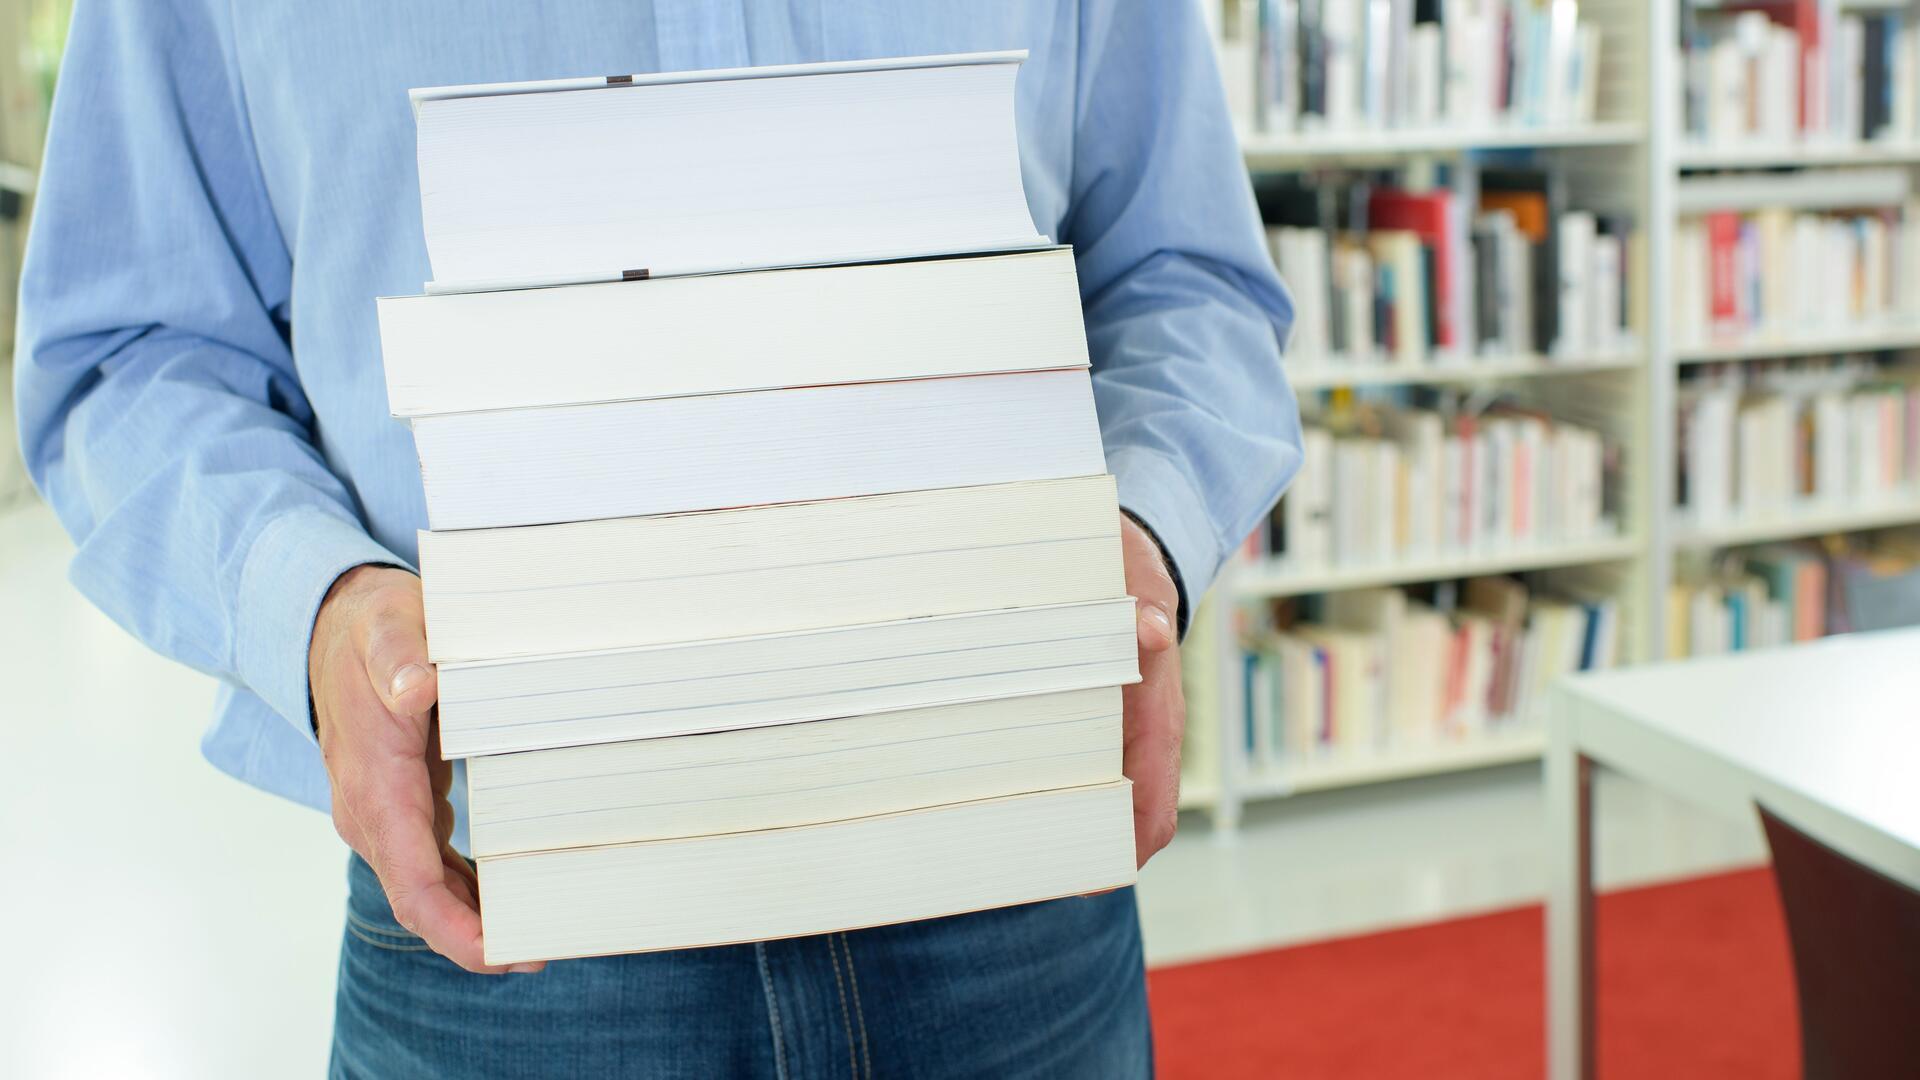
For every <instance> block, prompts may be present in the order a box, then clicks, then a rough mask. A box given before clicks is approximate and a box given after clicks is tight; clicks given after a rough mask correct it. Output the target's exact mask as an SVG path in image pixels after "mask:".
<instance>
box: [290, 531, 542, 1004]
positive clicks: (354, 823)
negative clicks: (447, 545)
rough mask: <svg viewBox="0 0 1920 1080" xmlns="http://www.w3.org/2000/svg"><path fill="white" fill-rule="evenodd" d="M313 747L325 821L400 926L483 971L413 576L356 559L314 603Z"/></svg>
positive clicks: (523, 967)
mask: <svg viewBox="0 0 1920 1080" xmlns="http://www.w3.org/2000/svg"><path fill="white" fill-rule="evenodd" d="M307 681H308V685H309V686H311V687H312V692H313V710H314V717H315V723H316V725H317V729H318V732H319V735H320V754H321V756H322V757H323V758H325V759H326V763H327V779H328V781H329V783H330V784H331V785H332V788H333V827H334V828H335V829H336V830H338V831H339V833H340V838H341V839H343V840H345V841H346V842H347V844H348V845H349V846H350V847H352V848H353V850H355V851H357V852H359V853H360V855H361V857H362V858H364V859H366V860H367V862H368V863H370V864H372V866H373V870H374V873H376V874H378V875H379V876H380V884H381V886H382V887H384V888H385V889H386V891H387V902H388V903H389V904H391V905H392V906H393V917H394V918H395V919H397V920H399V922H400V925H401V926H404V927H406V928H407V929H408V930H410V931H412V932H413V933H415V934H418V935H420V937H421V938H422V939H423V940H425V941H426V943H427V944H428V945H430V946H432V947H433V950H434V951H435V952H437V953H439V954H440V955H442V956H444V957H446V958H447V959H449V960H452V961H453V962H454V963H456V964H459V965H460V966H461V967H463V968H466V969H467V970H468V971H473V972H480V973H484V974H499V973H501V972H503V971H538V970H540V968H541V967H543V966H545V965H543V964H516V965H514V966H513V967H511V968H500V967H488V966H487V964H486V962H485V961H484V960H483V959H482V954H481V948H480V885H479V882H478V880H477V879H476V878H475V877H474V873H473V868H472V867H470V866H468V865H467V862H466V860H465V859H462V858H461V857H460V855H459V853H458V852H456V851H454V850H453V847H452V845H451V844H450V843H449V838H450V837H451V836H452V835H453V808H452V806H451V805H450V804H449V803H448V802H447V791H448V789H449V788H450V787H451V786H452V783H453V767H452V765H451V764H450V763H448V762H445V761H442V760H441V759H440V737H439V731H438V728H437V726H436V725H435V724H434V722H433V705H434V702H435V701H436V700H437V699H438V696H439V684H438V680H437V679H436V677H435V675H434V671H433V667H432V665H430V664H428V663H427V628H426V615H425V611H424V609H423V608H422V606H421V599H420V579H419V578H416V577H414V576H413V575H412V574H409V573H407V572H406V571H404V570H396V569H393V568H391V567H384V566H359V567H355V568H354V569H352V570H349V571H347V572H346V573H345V574H342V575H340V579H339V580H338V581H335V582H334V583H333V588H332V589H330V590H329V591H328V592H327V598H326V599H325V600H324V601H322V602H321V605H320V614H319V615H318V616H317V617H316V618H315V619H314V623H313V643H312V644H311V645H310V646H309V647H308V649H307Z"/></svg>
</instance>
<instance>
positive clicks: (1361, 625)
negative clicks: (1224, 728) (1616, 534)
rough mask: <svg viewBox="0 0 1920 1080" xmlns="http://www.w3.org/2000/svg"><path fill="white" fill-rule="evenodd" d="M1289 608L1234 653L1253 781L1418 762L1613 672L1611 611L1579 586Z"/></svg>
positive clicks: (1328, 598) (1340, 599)
mask: <svg viewBox="0 0 1920 1080" xmlns="http://www.w3.org/2000/svg"><path fill="white" fill-rule="evenodd" d="M1566 577H1567V578H1568V580H1562V581H1549V582H1546V583H1545V584H1543V585H1542V586H1541V587H1539V588H1532V589H1530V588H1529V587H1528V585H1527V584H1525V583H1523V582H1522V581H1520V580H1519V579H1516V578H1511V577H1486V578H1471V579H1468V580H1466V581H1464V582H1459V583H1455V582H1444V583H1441V584H1439V585H1436V586H1431V587H1426V588H1422V589H1418V590H1402V589H1395V588H1378V589H1355V590H1351V591H1347V592H1337V593H1330V594H1327V595H1325V596H1319V597H1311V598H1307V599H1305V600H1303V601H1298V602H1288V604H1287V605H1285V608H1286V610H1284V611H1283V612H1282V613H1281V617H1279V618H1276V619H1274V620H1273V622H1272V625H1270V626H1268V627H1264V628H1259V629H1257V630H1255V631H1254V632H1252V633H1250V634H1248V636H1247V639H1246V641H1244V642H1243V643H1242V658H1243V663H1244V671H1245V700H1246V711H1245V714H1244V715H1243V716H1242V718H1241V719H1242V724H1241V736H1242V742H1241V745H1240V746H1239V747H1237V748H1236V749H1237V751H1239V752H1238V753H1236V755H1235V756H1236V757H1237V758H1239V759H1240V760H1242V761H1243V762H1244V763H1245V765H1246V766H1247V767H1249V768H1251V769H1256V770H1258V769H1273V768H1285V767H1288V766H1290V765H1294V764H1300V763H1311V762H1314V761H1317V760H1321V759H1327V758H1343V757H1344V758H1359V757H1366V756H1369V755H1377V754H1387V753H1396V752H1401V751H1408V750H1418V749H1420V748H1422V747H1430V746H1437V745H1444V744H1447V743H1450V742H1459V741H1462V740H1467V739H1473V738H1478V737H1483V736H1487V735H1491V734H1496V733H1498V732H1500V731H1502V730H1505V729H1508V728H1511V727H1514V726H1517V725H1537V724H1538V722H1539V717H1538V709H1539V707H1540V705H1541V703H1542V702H1544V700H1545V696H1546V691H1547V689H1548V688H1549V687H1550V686H1551V685H1552V683H1553V681H1554V680H1556V679H1558V678H1559V677H1560V676H1562V675H1567V674H1571V673H1573V672H1576V671H1589V670H1596V669H1600V668H1607V667H1612V666H1613V665H1614V663H1615V662H1616V660H1617V657H1618V648H1619V637H1620V632H1619V628H1620V612H1619V605H1618V603H1617V602H1616V601H1615V600H1613V599H1612V598H1611V597H1610V596H1608V595H1606V594H1605V592H1604V591H1603V590H1601V589H1598V588H1594V587H1591V583H1587V584H1586V585H1584V586H1583V584H1582V583H1580V582H1578V581H1577V575H1573V574H1569V575H1566Z"/></svg>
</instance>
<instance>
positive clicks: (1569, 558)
mask: <svg viewBox="0 0 1920 1080" xmlns="http://www.w3.org/2000/svg"><path fill="white" fill-rule="evenodd" d="M1641 547H1642V545H1641V543H1640V541H1638V540H1636V539H1632V538H1629V537H1621V538H1617V539H1616V538H1606V539H1601V540H1587V541H1583V542H1581V543H1577V544H1542V545H1539V546H1536V547H1520V548H1496V549H1493V550H1490V551H1481V552H1469V553H1463V554H1457V555H1436V556H1424V557H1420V558H1410V559H1397V560H1394V561H1391V562H1370V563H1358V564H1352V565H1334V566H1294V565H1291V564H1289V563H1288V562H1286V561H1285V560H1283V559H1273V560H1269V564H1268V565H1258V564H1255V565H1249V566H1243V567H1236V568H1235V570H1234V578H1233V592H1234V595H1235V596H1238V597H1241V598H1243V599H1250V600H1251V599H1262V600H1266V599H1274V598H1277V597H1282V596H1303V595H1305V594H1307V593H1318V592H1334V591H1337V590H1340V589H1365V588H1371V587H1373V586H1376V585H1408V584H1412V583H1414V582H1420V581H1442V580H1445V579H1448V578H1463V577H1481V576H1484V575H1488V574H1518V573H1523V572H1525V571H1528V570H1550V569H1552V568H1554V567H1559V566H1582V565H1586V564H1590V563H1601V562H1613V561H1617V560H1623V559H1632V558H1634V557H1636V556H1638V555H1639V554H1640V550H1641Z"/></svg>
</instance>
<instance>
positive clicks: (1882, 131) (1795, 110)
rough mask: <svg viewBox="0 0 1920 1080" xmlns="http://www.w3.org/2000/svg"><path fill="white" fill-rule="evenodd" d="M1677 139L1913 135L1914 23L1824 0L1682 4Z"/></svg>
mask: <svg viewBox="0 0 1920 1080" xmlns="http://www.w3.org/2000/svg"><path fill="white" fill-rule="evenodd" d="M1681 11H1682V16H1681V20H1682V28H1681V42H1680V45H1681V76H1682V77H1681V95H1682V106H1681V117H1682V130H1683V136H1684V137H1685V138H1687V139H1689V140H1691V141H1692V142H1694V143H1696V144H1698V145H1702V146H1715V147H1729V146H1733V147H1737V146H1742V145H1750V146H1760V147H1766V148H1778V149H1782V150H1786V149H1790V148H1792V147H1794V146H1796V145H1809V144H1811V145H1831V146H1845V145H1849V144H1865V143H1871V142H1877V141H1892V142H1905V141H1911V140H1913V139H1915V138H1920V126H1917V124H1920V24H1916V23H1915V22H1914V21H1913V19H1912V18H1911V16H1910V13H1909V12H1906V11H1903V10H1898V9H1890V10H1875V11H1860V12H1842V11H1840V10H1839V8H1838V5H1836V4H1834V3H1832V2H1825V0H1744V2H1741V3H1733V4H1723V5H1718V6H1713V7H1702V6H1698V5H1693V4H1683V5H1682V6H1681Z"/></svg>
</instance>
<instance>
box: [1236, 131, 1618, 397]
mask: <svg viewBox="0 0 1920 1080" xmlns="http://www.w3.org/2000/svg"><path fill="white" fill-rule="evenodd" d="M1470 177H1471V178H1470ZM1460 186H1461V187H1463V188H1473V187H1477V188H1478V191H1479V197H1478V200H1477V203H1475V204H1474V208H1473V209H1472V210H1471V212H1470V211H1469V207H1468V205H1467V200H1466V199H1465V197H1464V196H1463V195H1462V193H1461V191H1459V190H1454V189H1451V188H1447V187H1439V188H1431V189H1425V190H1413V189H1410V188H1404V187H1394V186H1378V185H1373V184H1370V183H1365V182H1356V183H1355V184H1354V185H1353V187H1352V189H1351V193H1350V194H1348V195H1346V196H1345V201H1346V202H1347V204H1348V205H1347V206H1346V207H1344V208H1342V207H1341V205H1340V203H1341V201H1342V200H1341V198H1339V197H1333V198H1330V197H1329V196H1328V194H1327V192H1326V191H1324V190H1321V191H1315V190H1313V189H1312V188H1311V187H1310V186H1308V185H1306V184H1304V183H1302V182H1299V181H1283V182H1268V183H1265V184H1263V186H1262V191H1261V196H1262V199H1261V203H1262V211H1263V213H1264V214H1265V216H1266V219H1267V221H1268V246H1269V249H1270V251H1271V253H1272V256H1273V259H1274V263H1275V265H1276V266H1277V267H1278V268H1279V270H1280V272H1281V275H1282V276H1283V277H1284V278H1285V279H1286V281H1287V284H1288V287H1289V292H1290V295H1291V296H1292V297H1293V300H1294V330H1293V338H1292V340H1291V341H1290V342H1289V350H1288V351H1289V356H1290V357H1292V358H1297V362H1299V363H1302V364H1318V365H1327V366H1330V367H1334V368H1338V367H1341V366H1350V365H1361V364H1369V363H1376V364H1378V363H1384V364H1387V365H1390V366H1394V367H1399V368H1405V369H1408V370H1410V371H1412V370H1417V369H1421V368H1428V367H1440V366H1447V365H1470V364H1471V363H1472V362H1473V361H1475V360H1476V359H1479V358H1487V357H1492V358H1516V357H1523V356H1529V355H1531V356H1542V357H1548V358H1555V357H1558V358H1566V359H1571V358H1586V357H1592V356H1596V355H1605V354H1609V353H1617V352H1620V351H1621V350H1623V349H1624V348H1626V347H1627V346H1628V345H1629V344H1630V343H1631V341H1632V338H1633V333H1632V326H1633V313H1632V312H1631V311H1630V310H1629V304H1628V303H1627V298H1628V297H1629V296H1630V295H1631V292H1630V290H1629V288H1628V281H1627V278H1628V274H1629V268H1630V265H1631V249H1632V247H1633V246H1634V244H1635V243H1636V241H1635V240H1634V237H1633V229H1632V226H1631V221H1630V219H1629V218H1628V217H1627V216H1626V215H1622V214H1611V213H1606V214H1596V213H1593V212H1590V211H1584V210H1574V209H1569V208H1568V207H1567V205H1566V197H1565V193H1564V186H1565V185H1564V181H1563V179H1561V176H1560V173H1559V171H1558V170H1552V169H1522V168H1515V167H1505V168H1499V169H1485V170H1475V171H1474V173H1472V174H1467V175H1463V177H1462V178H1461V182H1460Z"/></svg>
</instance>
